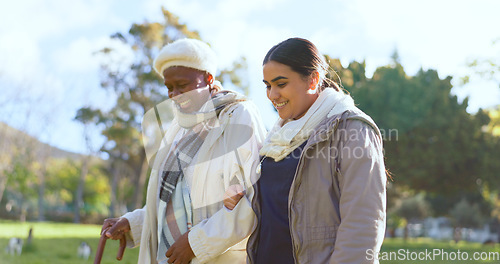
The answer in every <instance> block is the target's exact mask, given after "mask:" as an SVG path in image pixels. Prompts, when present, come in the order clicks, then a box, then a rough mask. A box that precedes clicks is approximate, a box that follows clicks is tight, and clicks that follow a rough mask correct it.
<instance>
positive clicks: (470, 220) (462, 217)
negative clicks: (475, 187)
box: [450, 199, 484, 227]
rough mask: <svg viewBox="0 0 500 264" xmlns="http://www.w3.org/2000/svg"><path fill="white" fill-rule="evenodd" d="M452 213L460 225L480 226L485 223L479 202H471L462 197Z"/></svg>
mask: <svg viewBox="0 0 500 264" xmlns="http://www.w3.org/2000/svg"><path fill="white" fill-rule="evenodd" d="M450 215H451V216H452V219H453V221H454V223H455V226H458V227H480V226H481V225H482V224H483V223H484V217H483V215H482V214H481V210H480V209H479V206H478V205H477V204H470V203H469V202H468V201H467V200H466V199H462V200H461V201H460V202H459V203H457V204H456V205H455V206H454V207H453V208H452V209H451V210H450Z"/></svg>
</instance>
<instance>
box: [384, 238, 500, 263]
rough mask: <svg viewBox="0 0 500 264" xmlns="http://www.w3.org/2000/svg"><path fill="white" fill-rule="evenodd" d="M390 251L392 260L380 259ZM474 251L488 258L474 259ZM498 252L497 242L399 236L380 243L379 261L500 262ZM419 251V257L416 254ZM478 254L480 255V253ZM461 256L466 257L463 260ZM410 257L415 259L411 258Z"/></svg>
mask: <svg viewBox="0 0 500 264" xmlns="http://www.w3.org/2000/svg"><path fill="white" fill-rule="evenodd" d="M391 252H392V260H383V259H382V257H383V255H384V254H385V256H390V254H391ZM420 252H422V253H420ZM443 252H444V253H443ZM459 252H460V253H459ZM464 252H465V253H464ZM476 252H477V253H478V254H481V253H483V257H485V258H489V260H474V259H473V258H474V253H476ZM489 252H491V256H490V257H488V255H487V254H488V253H489ZM499 252H500V246H499V245H498V244H496V245H482V244H480V243H470V242H465V241H460V242H459V243H455V242H453V241H437V240H433V239H430V238H416V239H415V238H413V239H409V240H408V241H407V242H404V241H403V240H402V239H401V238H389V239H386V240H385V241H384V244H383V245H382V249H381V251H380V253H381V254H380V259H381V260H380V263H464V264H471V263H500V259H499V258H498V257H499V255H500V253H499ZM419 253H420V258H419V256H418V255H417V254H419ZM426 253H429V254H426ZM433 253H436V255H435V256H434V255H433ZM458 253H459V254H458ZM497 253H498V254H497ZM446 254H447V255H446ZM459 255H460V256H461V259H460V260H459V259H458V257H459ZM478 256H479V257H481V255H478ZM453 257H456V259H455V260H452V258H453ZM463 257H468V258H467V259H465V260H464V259H463ZM412 258H413V259H415V258H416V259H415V260H411V259H412Z"/></svg>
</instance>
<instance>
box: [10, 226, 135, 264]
mask: <svg viewBox="0 0 500 264" xmlns="http://www.w3.org/2000/svg"><path fill="white" fill-rule="evenodd" d="M30 227H33V243H32V245H31V246H26V238H27V237H28V232H29V229H30ZM100 231H101V226H99V225H79V224H68V223H50V222H46V223H20V222H14V221H4V220H0V263H2V264H3V263H5V264H27V263H29V264H47V263H50V264H83V263H93V262H94V257H95V251H96V248H97V244H98V243H99V237H100V235H99V233H100ZM11 237H21V238H23V239H24V243H25V245H24V247H23V253H22V254H21V256H11V255H8V254H7V253H6V252H5V250H4V249H5V248H6V247H7V243H8V240H9V239H10V238H11ZM82 241H86V242H87V243H88V244H89V245H90V247H91V248H92V254H91V257H90V258H89V260H83V259H79V258H78V257H77V249H78V246H79V245H80V243H81V242H82ZM118 245H119V242H118V241H113V240H108V241H107V243H106V249H105V250H104V254H103V258H102V262H101V263H102V264H105V263H109V264H112V263H115V264H120V263H121V264H132V263H134V264H135V263H137V256H138V254H139V250H138V249H137V248H134V249H130V248H127V249H126V250H125V254H124V256H123V260H121V261H118V260H116V253H117V252H118Z"/></svg>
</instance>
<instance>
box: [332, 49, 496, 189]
mask: <svg viewBox="0 0 500 264" xmlns="http://www.w3.org/2000/svg"><path fill="white" fill-rule="evenodd" d="M327 59H329V58H328V57H327ZM329 61H330V66H331V68H333V69H334V70H335V71H336V73H337V74H338V75H339V76H340V78H341V79H342V80H343V81H342V83H343V86H344V88H345V89H346V90H347V91H349V92H350V93H351V95H352V96H353V97H354V99H355V102H356V104H357V105H358V107H359V108H360V109H361V110H363V111H364V112H366V113H367V114H368V115H370V116H371V117H372V118H373V119H374V120H375V122H376V123H377V125H378V126H379V128H380V129H381V130H382V134H383V136H384V140H385V142H384V150H385V156H386V166H387V168H389V169H390V171H391V172H392V173H393V174H394V176H395V184H396V185H399V186H406V187H408V188H410V189H414V190H416V191H425V192H427V193H436V194H438V193H444V194H446V195H454V194H456V193H462V192H464V191H465V192H478V186H477V184H476V182H477V180H478V179H484V180H487V179H489V180H492V177H490V176H488V175H489V174H491V173H494V169H493V168H495V164H496V162H494V161H493V160H491V158H492V157H498V156H494V155H493V154H494V153H496V152H497V151H495V150H494V149H493V148H492V147H491V146H494V147H495V148H498V147H499V146H500V145H498V140H497V141H494V140H492V139H491V137H489V136H488V135H487V134H486V133H485V132H484V131H483V126H485V125H487V124H488V122H489V118H488V116H487V114H486V113H485V112H483V111H479V112H478V113H477V114H475V115H472V114H469V113H467V112H466V108H467V100H464V101H463V102H459V101H458V100H457V97H456V96H453V95H451V88H452V85H451V77H447V78H444V79H440V78H439V76H438V74H437V72H436V71H434V70H427V71H423V70H420V71H419V72H418V73H417V74H416V75H415V76H407V75H406V73H405V71H404V69H403V67H402V66H401V65H400V64H399V63H398V61H397V59H394V65H391V66H386V67H379V68H378V69H377V70H376V71H375V73H374V74H373V76H372V78H366V77H365V63H364V62H363V63H358V62H352V63H350V64H349V66H348V67H347V68H344V67H343V66H342V65H341V63H340V61H338V60H332V59H329ZM331 77H333V79H335V76H331Z"/></svg>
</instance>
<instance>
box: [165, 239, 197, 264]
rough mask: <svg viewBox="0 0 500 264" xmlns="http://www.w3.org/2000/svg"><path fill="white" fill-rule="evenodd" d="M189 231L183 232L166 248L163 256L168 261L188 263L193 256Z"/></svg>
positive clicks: (175, 263) (181, 263) (180, 263)
mask: <svg viewBox="0 0 500 264" xmlns="http://www.w3.org/2000/svg"><path fill="white" fill-rule="evenodd" d="M188 234H189V231H187V232H186V233H184V234H183V235H182V236H181V237H180V238H179V239H177V241H175V243H174V244H173V245H172V246H171V247H170V248H169V249H168V250H167V252H166V253H165V257H167V258H168V263H174V264H177V263H179V264H188V263H189V262H190V261H191V260H192V259H193V258H194V257H195V255H194V253H193V250H192V249H191V246H190V245H189V238H188Z"/></svg>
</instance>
